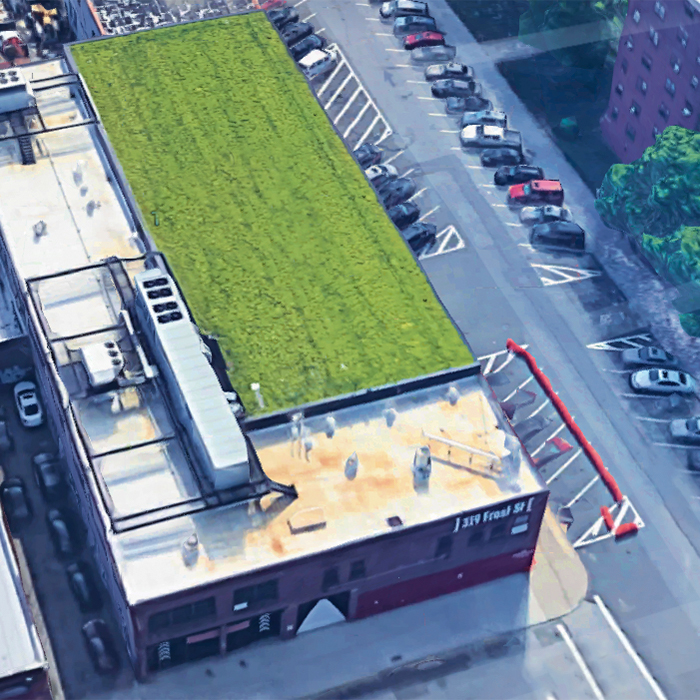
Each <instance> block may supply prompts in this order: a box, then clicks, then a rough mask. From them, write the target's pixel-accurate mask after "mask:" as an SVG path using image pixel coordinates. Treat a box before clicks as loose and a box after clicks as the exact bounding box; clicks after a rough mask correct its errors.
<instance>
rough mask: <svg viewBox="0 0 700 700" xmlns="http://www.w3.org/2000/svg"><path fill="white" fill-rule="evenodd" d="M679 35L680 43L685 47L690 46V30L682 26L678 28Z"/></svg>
mask: <svg viewBox="0 0 700 700" xmlns="http://www.w3.org/2000/svg"><path fill="white" fill-rule="evenodd" d="M677 37H678V41H679V42H680V44H681V46H682V47H683V48H685V47H686V46H688V32H686V31H685V29H683V27H680V28H679V29H678V34H677Z"/></svg>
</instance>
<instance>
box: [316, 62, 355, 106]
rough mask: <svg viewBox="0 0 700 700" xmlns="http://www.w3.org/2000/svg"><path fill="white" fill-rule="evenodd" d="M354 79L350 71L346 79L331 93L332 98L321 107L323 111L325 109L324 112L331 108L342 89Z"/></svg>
mask: <svg viewBox="0 0 700 700" xmlns="http://www.w3.org/2000/svg"><path fill="white" fill-rule="evenodd" d="M354 78H355V75H354V74H353V72H352V71H350V73H349V74H348V77H347V78H345V80H343V82H342V83H341V84H340V87H339V88H338V89H337V90H336V91H335V92H334V93H333V97H331V99H330V100H328V102H326V104H325V105H323V109H325V110H326V111H328V110H329V108H330V107H331V105H332V104H333V103H334V102H335V101H336V100H337V99H338V97H339V96H340V93H341V92H342V91H343V88H344V87H345V86H346V85H347V84H348V83H349V82H350V81H351V80H353V79H354Z"/></svg>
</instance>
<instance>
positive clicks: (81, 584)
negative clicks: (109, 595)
mask: <svg viewBox="0 0 700 700" xmlns="http://www.w3.org/2000/svg"><path fill="white" fill-rule="evenodd" d="M66 574H67V575H68V585H69V586H70V589H71V591H72V592H73V595H74V596H75V599H76V600H77V601H78V606H79V607H80V612H83V613H88V612H96V611H97V610H99V609H100V608H101V607H102V599H101V597H100V594H99V591H98V589H97V586H96V585H95V580H94V578H93V577H92V573H91V572H90V569H89V568H88V567H87V565H86V564H84V563H83V562H77V563H75V564H69V565H68V566H67V567H66Z"/></svg>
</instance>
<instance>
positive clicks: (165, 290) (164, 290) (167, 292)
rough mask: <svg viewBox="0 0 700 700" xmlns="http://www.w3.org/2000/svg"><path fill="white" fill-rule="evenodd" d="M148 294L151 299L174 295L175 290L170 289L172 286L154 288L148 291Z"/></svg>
mask: <svg viewBox="0 0 700 700" xmlns="http://www.w3.org/2000/svg"><path fill="white" fill-rule="evenodd" d="M154 281H155V280H154ZM146 294H147V295H148V298H149V299H162V298H163V297H171V296H172V295H173V290H172V289H170V287H161V288H160V289H152V290H151V291H150V292H146Z"/></svg>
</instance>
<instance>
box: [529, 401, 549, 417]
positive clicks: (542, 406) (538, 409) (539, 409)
mask: <svg viewBox="0 0 700 700" xmlns="http://www.w3.org/2000/svg"><path fill="white" fill-rule="evenodd" d="M548 404H549V399H547V400H546V401H544V402H543V403H542V405H541V406H540V407H539V408H536V409H535V410H534V411H533V412H532V413H531V414H530V415H529V416H528V417H527V418H526V419H525V420H528V419H529V418H534V417H535V416H536V415H537V414H538V413H539V412H540V411H541V410H542V409H543V408H544V407H545V406H547V405H548Z"/></svg>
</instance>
